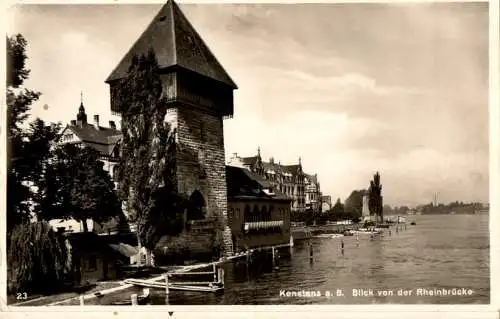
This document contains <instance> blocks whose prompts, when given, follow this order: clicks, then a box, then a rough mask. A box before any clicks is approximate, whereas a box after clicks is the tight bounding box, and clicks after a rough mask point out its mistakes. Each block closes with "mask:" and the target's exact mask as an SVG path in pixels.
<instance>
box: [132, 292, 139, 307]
mask: <svg viewBox="0 0 500 319" xmlns="http://www.w3.org/2000/svg"><path fill="white" fill-rule="evenodd" d="M130 298H131V299H132V306H137V305H138V302H137V294H132V296H130Z"/></svg>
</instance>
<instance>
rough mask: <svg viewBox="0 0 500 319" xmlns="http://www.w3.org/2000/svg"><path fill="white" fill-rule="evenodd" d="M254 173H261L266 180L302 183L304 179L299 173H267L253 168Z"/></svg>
mask: <svg viewBox="0 0 500 319" xmlns="http://www.w3.org/2000/svg"><path fill="white" fill-rule="evenodd" d="M255 173H257V174H259V175H261V176H262V177H264V178H266V179H267V180H271V181H277V182H281V183H283V182H289V183H293V182H295V183H297V184H303V183H304V179H303V178H302V176H301V175H296V176H292V175H283V174H280V173H278V174H271V173H268V172H265V171H264V170H263V169H255Z"/></svg>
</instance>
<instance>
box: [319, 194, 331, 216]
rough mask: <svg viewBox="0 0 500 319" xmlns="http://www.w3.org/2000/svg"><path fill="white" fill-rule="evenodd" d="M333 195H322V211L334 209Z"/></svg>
mask: <svg viewBox="0 0 500 319" xmlns="http://www.w3.org/2000/svg"><path fill="white" fill-rule="evenodd" d="M332 207H333V206H332V197H331V196H330V195H322V196H321V211H323V212H327V211H329V210H330V209H332Z"/></svg>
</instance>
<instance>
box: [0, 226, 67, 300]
mask: <svg viewBox="0 0 500 319" xmlns="http://www.w3.org/2000/svg"><path fill="white" fill-rule="evenodd" d="M8 244H9V245H8V249H7V258H8V265H9V269H8V291H9V292H10V293H15V292H26V293H31V294H32V293H38V292H42V293H43V292H52V291H57V290H58V289H59V288H61V287H62V285H63V282H64V274H65V270H66V248H65V246H64V244H63V241H62V238H61V237H60V236H59V235H58V234H56V233H55V232H54V231H53V230H52V227H51V226H50V225H49V224H48V223H47V222H45V221H43V222H36V223H26V224H20V225H18V226H16V227H15V228H14V229H13V230H12V232H11V233H10V236H9V241H8Z"/></svg>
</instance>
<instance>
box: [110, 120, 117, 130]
mask: <svg viewBox="0 0 500 319" xmlns="http://www.w3.org/2000/svg"><path fill="white" fill-rule="evenodd" d="M109 127H110V128H112V129H113V130H116V124H115V121H109Z"/></svg>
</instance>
